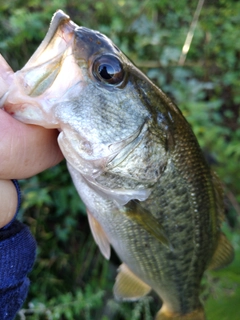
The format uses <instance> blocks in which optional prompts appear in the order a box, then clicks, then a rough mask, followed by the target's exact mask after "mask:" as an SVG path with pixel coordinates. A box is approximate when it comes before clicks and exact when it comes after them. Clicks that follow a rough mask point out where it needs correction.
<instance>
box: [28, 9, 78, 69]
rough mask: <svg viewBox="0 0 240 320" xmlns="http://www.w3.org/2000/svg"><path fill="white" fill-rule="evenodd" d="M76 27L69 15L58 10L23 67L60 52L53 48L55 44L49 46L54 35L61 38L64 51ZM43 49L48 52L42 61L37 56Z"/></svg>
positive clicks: (50, 57)
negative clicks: (40, 41)
mask: <svg viewBox="0 0 240 320" xmlns="http://www.w3.org/2000/svg"><path fill="white" fill-rule="evenodd" d="M76 28H78V25H77V24H75V23H74V22H73V21H72V20H70V17H69V16H68V15H66V14H65V13H64V12H63V11H62V10H58V11H57V12H56V13H55V14H54V16H53V18H52V21H51V24H50V27H49V30H48V32H47V34H46V36H45V38H44V39H43V41H42V43H41V44H40V46H39V47H38V49H37V50H36V51H35V53H34V54H33V55H32V57H31V58H30V59H29V60H28V62H27V63H26V65H25V66H24V68H23V69H26V68H31V67H33V66H35V65H39V64H42V63H44V62H46V61H48V60H51V59H52V58H54V57H55V56H57V55H59V54H61V53H60V52H57V51H56V50H55V48H54V47H55V46H53V47H50V44H51V42H52V40H53V39H54V37H56V36H57V37H58V38H59V40H60V41H61V40H62V41H63V42H64V43H65V48H64V49H63V50H64V51H65V50H66V47H68V46H69V45H71V43H72V40H73V38H74V30H75V29H76ZM48 47H49V48H48ZM45 50H47V52H48V54H47V55H46V58H45V60H44V61H41V62H39V57H41V58H42V56H43V55H42V54H43V53H44V51H45Z"/></svg>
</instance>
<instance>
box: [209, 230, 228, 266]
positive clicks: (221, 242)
mask: <svg viewBox="0 0 240 320" xmlns="http://www.w3.org/2000/svg"><path fill="white" fill-rule="evenodd" d="M233 258H234V250H233V247H232V245H231V243H230V242H229V240H228V239H227V238H226V236H225V234H224V233H223V232H220V233H219V238H218V244H217V248H216V250H215V252H214V254H213V257H212V260H211V262H210V264H209V266H208V269H209V270H216V269H219V268H223V267H225V266H227V265H228V264H230V263H231V262H232V261H233Z"/></svg>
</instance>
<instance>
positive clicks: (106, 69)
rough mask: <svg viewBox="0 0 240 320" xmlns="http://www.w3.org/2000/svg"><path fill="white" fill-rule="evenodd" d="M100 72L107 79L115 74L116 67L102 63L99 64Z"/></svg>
mask: <svg viewBox="0 0 240 320" xmlns="http://www.w3.org/2000/svg"><path fill="white" fill-rule="evenodd" d="M98 72H99V74H100V76H101V77H102V78H103V79H105V80H109V79H111V78H112V77H113V76H114V69H113V67H112V66H110V65H109V64H102V65H101V66H99V69H98Z"/></svg>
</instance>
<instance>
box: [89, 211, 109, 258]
mask: <svg viewBox="0 0 240 320" xmlns="http://www.w3.org/2000/svg"><path fill="white" fill-rule="evenodd" d="M87 216H88V222H89V225H90V229H91V231H92V235H93V238H94V240H95V242H96V244H97V245H98V247H99V249H100V251H101V253H102V255H103V256H104V257H105V258H106V259H107V260H109V259H110V254H111V248H110V243H109V241H108V238H107V236H106V234H105V232H104V231H103V228H102V226H101V225H100V223H99V222H98V221H97V220H96V219H95V218H94V217H93V215H92V214H91V213H90V212H89V210H87Z"/></svg>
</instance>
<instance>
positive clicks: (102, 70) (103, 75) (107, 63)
mask: <svg viewBox="0 0 240 320" xmlns="http://www.w3.org/2000/svg"><path fill="white" fill-rule="evenodd" d="M92 70H93V75H94V77H95V78H96V79H97V80H99V81H101V82H103V83H105V84H110V85H117V84H119V83H121V82H122V81H123V79H124V74H125V73H124V70H123V65H122V63H121V62H120V61H119V59H118V58H117V57H115V56H112V55H103V56H101V57H98V58H97V59H96V60H95V61H94V63H93V69H92Z"/></svg>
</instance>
